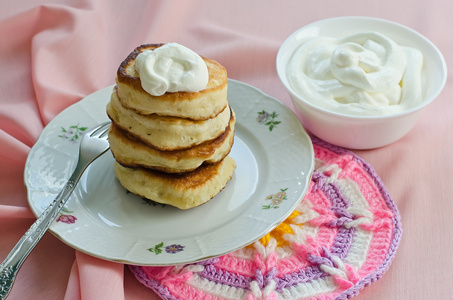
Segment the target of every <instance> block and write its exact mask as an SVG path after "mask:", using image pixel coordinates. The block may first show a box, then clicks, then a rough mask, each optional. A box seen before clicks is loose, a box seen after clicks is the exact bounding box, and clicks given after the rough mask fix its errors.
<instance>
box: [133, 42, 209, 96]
mask: <svg viewBox="0 0 453 300" xmlns="http://www.w3.org/2000/svg"><path fill="white" fill-rule="evenodd" d="M135 70H136V71H137V72H138V74H139V76H140V81H141V85H142V88H143V89H144V90H145V91H147V92H148V93H150V94H151V95H153V96H161V95H163V94H165V93H166V92H171V93H174V92H199V91H201V90H204V89H205V88H206V86H207V84H208V81H209V73H208V67H207V66H206V63H205V62H204V60H203V59H202V58H201V57H200V56H199V55H198V54H197V53H195V52H194V51H192V50H190V49H189V48H187V47H185V46H182V45H180V44H177V43H168V44H165V45H163V46H161V47H159V48H156V49H154V50H144V51H143V52H142V53H140V54H139V55H138V56H137V57H136V59H135Z"/></svg>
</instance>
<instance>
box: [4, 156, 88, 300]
mask: <svg viewBox="0 0 453 300" xmlns="http://www.w3.org/2000/svg"><path fill="white" fill-rule="evenodd" d="M79 165H80V164H78V166H77V167H76V169H75V171H74V173H73V174H72V175H71V177H70V178H69V180H68V182H67V183H66V184H65V186H64V187H63V189H62V190H61V191H60V193H58V195H57V197H56V198H55V200H54V201H53V202H52V203H51V204H50V205H49V206H48V207H47V208H46V210H44V211H43V212H42V214H41V215H40V216H39V217H38V219H36V221H35V222H34V223H33V224H32V225H31V227H30V228H29V229H28V230H27V232H25V234H24V235H23V236H22V238H21V239H20V240H19V242H17V244H16V246H14V248H13V249H12V250H11V252H10V253H9V254H8V256H7V257H6V258H5V260H4V261H3V262H2V263H1V264H0V300H4V299H6V297H7V296H8V294H9V292H10V291H11V288H12V286H13V284H14V280H15V279H16V275H17V272H18V271H19V269H20V267H21V266H22V263H23V262H24V261H25V259H26V258H27V257H28V255H29V254H30V252H31V251H32V250H33V248H35V246H36V244H37V243H38V242H39V240H40V239H41V237H42V236H43V235H44V233H45V232H46V231H47V229H48V228H49V226H50V224H52V222H53V221H54V220H55V219H56V217H57V215H58V214H59V213H60V211H61V209H62V208H63V206H64V205H65V204H66V202H67V201H68V199H69V196H70V195H71V193H72V191H73V190H74V188H75V186H76V185H77V182H78V180H79V178H80V176H81V175H82V173H83V171H84V169H85V168H83V169H82V168H80V167H79Z"/></svg>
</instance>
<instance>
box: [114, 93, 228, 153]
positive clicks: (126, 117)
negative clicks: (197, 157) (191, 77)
mask: <svg viewBox="0 0 453 300" xmlns="http://www.w3.org/2000/svg"><path fill="white" fill-rule="evenodd" d="M107 114H108V116H109V118H110V119H111V120H112V121H113V122H114V123H115V124H116V125H117V126H118V127H120V128H121V129H122V130H124V131H126V132H128V133H129V134H130V135H132V136H134V137H135V138H137V139H140V140H141V141H143V142H144V143H147V144H148V145H150V146H151V147H154V148H157V149H159V150H176V149H184V148H189V147H192V146H195V145H199V144H201V143H203V142H205V141H209V140H212V139H215V138H217V137H218V136H219V135H221V134H222V132H224V131H225V128H226V127H227V126H228V122H229V120H230V109H229V108H228V107H227V108H225V109H224V111H222V112H221V113H220V114H218V115H217V116H215V117H214V118H212V119H207V120H204V121H194V120H191V119H183V118H177V117H163V116H158V115H155V114H152V115H141V114H139V113H137V112H136V111H135V110H132V109H129V108H126V107H123V106H122V105H121V102H120V101H119V99H118V94H117V88H115V89H114V91H113V93H112V96H111V99H110V102H109V103H108V104H107Z"/></svg>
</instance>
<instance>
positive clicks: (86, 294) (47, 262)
mask: <svg viewBox="0 0 453 300" xmlns="http://www.w3.org/2000/svg"><path fill="white" fill-rule="evenodd" d="M40 2H44V1H39V0H22V1H1V2H0V144H1V147H0V166H1V168H0V194H1V196H0V259H1V260H3V258H4V257H5V256H6V255H7V253H8V252H9V250H10V249H11V248H12V247H13V246H14V244H15V242H16V241H17V240H18V239H19V238H20V237H21V236H22V234H23V233H24V232H25V231H26V229H27V228H28V227H29V226H30V225H31V224H32V222H33V220H34V216H33V214H32V213H31V211H30V210H29V208H28V205H27V199H26V191H25V187H24V184H23V170H24V165H25V159H26V157H27V154H28V152H29V150H30V148H31V147H32V146H33V144H34V143H35V141H36V140H37V138H38V136H39V134H40V132H41V130H42V129H43V127H44V126H45V125H46V124H47V123H48V122H49V121H50V120H52V118H54V117H55V116H56V115H57V114H58V113H59V112H60V111H61V110H63V109H64V108H65V107H67V106H69V105H71V104H73V103H75V102H77V101H79V100H80V99H81V98H83V97H84V96H86V95H88V94H90V93H92V92H94V91H96V90H98V89H101V88H103V87H106V86H108V85H111V84H113V83H114V78H115V74H116V70H117V68H118V65H119V63H120V62H121V61H122V60H123V59H124V58H125V56H126V55H127V54H128V53H129V52H130V51H131V50H132V49H133V48H135V47H136V46H138V45H140V44H142V43H154V42H179V43H181V44H184V45H186V46H188V47H189V48H192V49H193V50H195V51H196V52H198V53H200V54H201V55H203V56H206V57H209V58H213V59H216V60H217V61H219V62H220V63H221V64H223V65H224V66H225V67H226V69H227V70H228V75H229V77H230V78H233V79H237V80H240V81H244V82H246V83H249V84H251V85H254V86H256V87H257V88H259V89H261V90H263V91H264V92H265V93H267V94H269V95H271V96H274V97H275V98H277V99H279V100H280V101H282V102H283V103H285V104H287V105H288V106H289V107H290V108H293V107H292V105H291V103H290V99H289V96H288V95H287V93H286V91H285V90H284V88H283V86H282V84H281V83H280V81H279V79H278V77H277V74H276V70H275V56H276V54H277V50H278V48H279V46H280V44H281V43H282V42H283V40H284V39H285V38H286V37H287V36H288V35H289V34H290V33H291V32H293V31H294V30H295V29H297V28H299V27H301V26H303V25H305V24H307V23H310V22H312V21H316V20H319V19H323V18H328V17H335V16H342V15H363V16H373V17H380V18H386V19H390V20H393V21H397V22H400V23H403V24H405V25H407V26H409V27H412V28H413V29H415V30H417V31H419V32H421V33H422V34H424V35H425V36H427V37H428V38H429V39H430V40H431V41H433V42H434V43H435V44H436V45H437V46H438V47H439V48H440V50H441V51H442V52H443V54H444V56H445V57H446V60H447V64H448V67H449V68H450V70H453V65H451V61H450V59H451V57H452V54H453V38H452V34H451V29H452V28H453V18H452V13H451V12H452V11H453V2H451V1H449V0H442V1H430V0H417V1H414V0H401V1H394V0H380V1H354V0H343V1H338V0H316V1H264V0H253V1H209V0H205V1H187V0H184V1H146V0H133V1H110V0H64V1H56V0H52V1H46V2H47V4H42V3H40ZM51 2H53V3H51ZM451 97H453V82H452V81H451V80H448V82H447V85H446V87H445V89H444V91H443V92H442V93H441V95H440V96H439V97H438V99H436V100H435V102H433V103H432V104H431V105H430V106H429V107H428V108H427V109H426V111H425V112H424V113H423V115H422V117H421V119H420V121H419V122H418V123H417V125H416V126H415V128H414V129H413V130H412V131H411V132H410V133H409V134H408V135H407V136H406V137H404V138H403V139H402V140H400V141H398V142H396V143H394V144H392V145H390V146H387V147H384V148H381V149H376V150H370V151H355V152H356V153H357V154H358V155H359V156H361V157H362V158H364V159H365V160H366V161H367V162H369V163H370V164H371V165H372V166H373V167H374V168H375V170H376V171H377V173H378V174H379V176H380V177H381V178H382V180H383V182H384V184H385V185H386V186H387V188H388V191H389V192H390V194H391V196H392V197H393V199H394V201H395V202H396V204H397V205H398V207H399V209H400V212H401V216H402V222H403V228H404V234H403V239H402V241H401V245H400V248H399V251H398V253H397V255H396V258H395V260H394V262H393V264H392V265H391V267H390V269H389V271H388V272H387V273H386V274H385V275H384V276H383V278H382V279H381V280H379V281H378V282H376V283H374V284H372V285H371V286H370V287H367V288H366V289H365V290H363V291H362V292H361V293H360V295H359V296H358V297H357V299H398V300H401V299H453V284H452V283H453V254H452V251H451V249H452V248H453V227H452V228H451V227H450V226H451V225H452V222H451V220H452V217H451V215H452V213H453V184H452V179H453V158H452V156H451V154H452V151H453V150H452V149H453V139H452V128H453V113H452V112H453V102H452V101H451V100H452V99H451ZM155 298H157V296H156V295H154V294H153V292H152V291H150V290H148V289H147V288H145V287H144V286H142V285H141V284H140V283H138V281H137V280H135V278H134V277H133V275H132V274H131V273H130V271H129V270H128V269H127V268H126V269H125V268H124V266H123V265H121V264H117V263H112V262H107V261H103V260H100V259H97V258H92V257H90V256H88V255H85V254H82V253H79V252H77V251H75V250H73V249H72V248H70V247H68V246H66V245H65V244H64V243H63V242H61V241H60V240H58V239H57V238H56V237H54V236H53V235H52V234H50V233H46V234H45V236H44V238H43V239H42V241H41V242H40V243H39V244H38V246H37V247H36V249H35V250H34V251H33V252H32V254H31V255H30V257H29V258H28V259H27V261H26V262H25V264H24V265H23V267H22V269H21V271H20V272H19V275H18V278H17V281H16V284H15V286H14V288H13V290H12V292H11V295H10V298H9V299H70V300H72V299H118V300H119V299H155Z"/></svg>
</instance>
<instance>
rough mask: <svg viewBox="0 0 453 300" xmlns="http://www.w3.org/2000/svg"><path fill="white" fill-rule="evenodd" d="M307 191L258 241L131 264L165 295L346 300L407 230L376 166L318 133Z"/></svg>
mask: <svg viewBox="0 0 453 300" xmlns="http://www.w3.org/2000/svg"><path fill="white" fill-rule="evenodd" d="M313 144H314V150H315V159H316V167H315V171H314V173H313V176H312V179H311V183H310V186H309V190H308V193H307V194H306V196H305V197H304V198H303V199H302V200H301V202H300V203H299V205H298V206H297V207H296V210H295V212H294V213H293V215H292V216H291V218H288V219H287V220H286V221H285V222H284V223H282V225H281V226H282V227H281V228H279V227H277V228H276V229H274V231H273V232H271V233H270V234H269V235H268V236H266V237H265V238H263V239H260V240H258V241H256V242H255V243H254V244H253V245H250V246H248V247H245V248H243V249H240V250H237V251H235V252H232V253H230V254H227V255H223V256H221V257H217V258H212V259H209V260H206V261H202V262H198V263H194V264H187V265H179V266H171V267H142V266H129V267H130V269H131V271H132V272H133V273H134V274H135V276H136V278H137V279H138V280H139V281H140V282H141V283H142V284H144V285H145V286H147V287H149V288H151V289H153V290H154V292H156V293H157V294H158V295H159V296H160V297H161V298H162V299H169V300H170V299H171V300H185V299H187V300H189V299H190V300H193V299H205V300H206V299H208V300H209V299H246V300H255V299H256V300H257V299H262V300H264V299H267V300H274V299H348V298H351V297H353V296H355V295H357V294H358V293H359V291H360V290H361V289H363V288H364V287H366V286H368V285H370V284H371V283H373V282H375V281H376V280H378V279H379V278H381V276H382V275H383V274H384V273H385V272H386V271H387V269H388V268H389V266H390V264H391V262H392V260H393V258H394V256H395V254H396V250H397V248H398V245H399V242H400V239H401V234H402V228H401V221H400V215H399V212H398V209H397V207H396V205H395V203H394V202H393V200H392V199H391V197H390V196H389V194H388V192H387V191H386V189H385V187H384V185H383V183H382V182H381V180H380V178H379V177H378V176H377V174H376V173H375V171H374V170H373V168H372V167H371V166H370V165H369V164H368V163H366V162H365V161H363V160H362V159H361V158H359V157H358V156H356V155H355V154H354V153H352V152H350V151H348V150H345V149H342V148H339V147H336V146H332V145H330V144H327V143H325V142H323V141H321V140H319V139H316V138H313Z"/></svg>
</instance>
